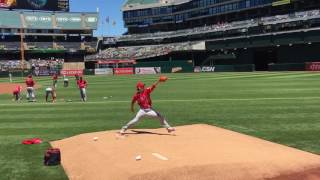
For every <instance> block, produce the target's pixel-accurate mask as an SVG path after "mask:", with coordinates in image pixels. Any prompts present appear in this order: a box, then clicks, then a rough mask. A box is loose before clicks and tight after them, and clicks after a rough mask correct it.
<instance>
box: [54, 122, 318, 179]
mask: <svg viewBox="0 0 320 180" xmlns="http://www.w3.org/2000/svg"><path fill="white" fill-rule="evenodd" d="M128 132H129V134H127V135H126V136H119V135H117V133H116V131H107V132H98V133H90V134H83V135H79V136H75V137H71V138H68V139H65V140H61V141H55V142H52V146H53V147H57V148H60V149H61V151H62V165H63V167H64V169H65V171H66V173H67V175H68V176H69V178H70V179H71V180H126V179H130V180H214V179H217V180H221V179H223V180H234V179H237V180H256V179H276V180H282V179H284V180H287V179H296V178H298V179H307V180H316V179H320V157H319V156H317V155H314V154H311V153H307V152H303V151H300V150H296V149H293V148H289V147H285V146H282V145H278V144H275V143H271V142H268V141H264V140H261V139H257V138H254V137H250V136H246V135H242V134H239V133H236V132H232V131H228V130H224V129H221V128H217V127H213V126H209V125H192V126H183V127H177V132H176V135H170V134H168V133H166V130H165V129H156V130H155V129H152V130H137V131H134V132H132V131H128Z"/></svg>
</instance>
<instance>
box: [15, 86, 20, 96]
mask: <svg viewBox="0 0 320 180" xmlns="http://www.w3.org/2000/svg"><path fill="white" fill-rule="evenodd" d="M20 92H21V86H17V87H16V88H15V89H14V90H13V94H19V93H20Z"/></svg>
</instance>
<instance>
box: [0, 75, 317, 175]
mask: <svg viewBox="0 0 320 180" xmlns="http://www.w3.org/2000/svg"><path fill="white" fill-rule="evenodd" d="M168 76H169V78H170V80H169V81H168V82H166V83H164V84H161V85H160V86H159V87H158V88H157V89H156V91H155V92H154V93H153V101H154V108H155V109H157V110H159V111H160V112H162V113H163V114H164V115H165V116H166V117H167V119H168V120H169V122H170V123H171V124H172V125H174V126H178V125H186V124H195V123H206V124H211V125H215V126H219V127H223V128H226V129H231V130H234V131H237V132H241V133H244V134H249V135H252V136H256V137H259V138H263V139H266V140H270V141H273V142H276V143H281V144H284V145H288V146H291V147H295V148H299V149H301V150H305V151H310V152H313V153H320V144H319V135H320V118H319V115H320V83H319V79H320V74H319V73H306V72H292V73H280V72H274V73H212V74H170V75H168ZM86 78H87V80H88V82H89V87H88V99H89V101H88V102H87V103H82V102H80V98H79V92H78V90H77V89H76V86H75V82H74V81H73V78H72V80H71V81H70V83H71V85H70V87H69V88H67V89H65V88H63V87H62V82H60V84H59V88H58V102H57V103H56V104H50V103H49V104H47V103H44V88H45V87H46V86H49V85H50V84H51V80H50V78H41V79H36V80H37V82H38V83H39V84H41V85H42V86H43V87H42V88H41V89H39V90H38V91H37V97H38V98H37V99H38V102H37V103H27V102H25V100H24V102H23V103H19V104H17V103H14V102H12V101H11V98H12V97H11V95H0V154H1V155H0V174H1V175H0V179H4V180H7V179H8V180H43V179H46V180H63V179H67V177H66V175H65V173H64V171H63V169H62V167H60V166H58V167H45V166H43V164H42V163H43V155H44V151H45V150H46V149H47V148H48V147H49V143H48V142H49V141H53V140H58V139H63V138H66V137H70V136H73V135H77V134H81V133H87V132H95V131H104V130H111V129H119V128H120V127H121V126H122V125H123V124H124V123H126V122H127V121H128V120H129V119H131V118H132V116H133V115H134V114H132V113H131V112H130V111H129V109H130V100H131V96H132V95H133V93H134V91H135V83H136V82H137V81H138V80H142V81H144V82H145V83H146V84H151V83H152V82H153V81H155V80H156V79H157V76H149V75H148V76H120V77H104V76H103V77H102V76H100V77H94V76H90V77H86ZM6 81H7V79H0V82H6ZM15 82H22V79H15ZM104 97H108V99H105V98H104ZM62 98H64V100H69V99H71V100H73V102H63V101H62ZM137 108H138V107H136V109H137ZM158 127H159V124H158V122H157V121H154V120H145V121H142V122H141V123H140V124H139V125H138V126H137V128H158ZM177 133H179V129H178V131H177ZM33 137H39V138H42V139H43V140H44V141H45V143H43V144H41V145H32V146H26V145H21V141H22V140H23V139H25V138H33ZM208 141H210V139H208ZM262 151H263V149H262Z"/></svg>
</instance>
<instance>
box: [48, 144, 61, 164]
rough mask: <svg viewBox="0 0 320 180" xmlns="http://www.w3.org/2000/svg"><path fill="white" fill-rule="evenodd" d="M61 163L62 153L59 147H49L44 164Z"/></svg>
mask: <svg viewBox="0 0 320 180" xmlns="http://www.w3.org/2000/svg"><path fill="white" fill-rule="evenodd" d="M60 163H61V153H60V149H59V148H49V149H48V150H47V151H46V152H45V154H44V165H46V166H56V165H59V164H60Z"/></svg>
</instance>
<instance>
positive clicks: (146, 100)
mask: <svg viewBox="0 0 320 180" xmlns="http://www.w3.org/2000/svg"><path fill="white" fill-rule="evenodd" d="M155 88H156V86H155V85H153V86H151V87H148V88H146V89H145V90H144V91H143V92H141V93H139V92H137V93H136V94H135V95H134V96H133V97H132V102H133V103H135V102H138V104H139V106H140V108H141V109H149V108H151V107H152V100H151V97H150V94H151V93H152V91H153V90H154V89H155Z"/></svg>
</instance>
